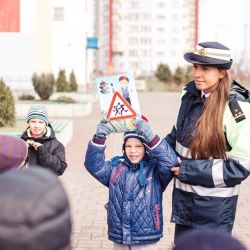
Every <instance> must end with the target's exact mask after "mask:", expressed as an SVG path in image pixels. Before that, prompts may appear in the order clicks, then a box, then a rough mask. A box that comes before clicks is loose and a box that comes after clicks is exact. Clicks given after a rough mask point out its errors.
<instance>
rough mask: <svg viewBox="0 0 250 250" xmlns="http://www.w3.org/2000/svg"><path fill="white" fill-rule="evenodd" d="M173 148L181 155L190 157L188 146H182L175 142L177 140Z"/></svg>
mask: <svg viewBox="0 0 250 250" xmlns="http://www.w3.org/2000/svg"><path fill="white" fill-rule="evenodd" d="M175 150H176V152H177V153H179V154H180V155H181V156H183V157H186V158H190V159H191V153H190V151H189V148H185V147H184V146H182V145H181V144H180V143H179V142H177V141H176V146H175Z"/></svg>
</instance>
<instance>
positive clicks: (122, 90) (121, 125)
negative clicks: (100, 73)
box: [96, 74, 140, 132]
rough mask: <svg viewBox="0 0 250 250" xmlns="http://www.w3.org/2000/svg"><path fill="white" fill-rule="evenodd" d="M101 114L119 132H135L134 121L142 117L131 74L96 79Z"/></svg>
mask: <svg viewBox="0 0 250 250" xmlns="http://www.w3.org/2000/svg"><path fill="white" fill-rule="evenodd" d="M96 85H97V91H98V96H99V102H100V107H101V112H102V115H103V117H104V118H106V119H108V120H109V122H110V123H111V124H112V125H113V126H114V127H117V132H124V131H127V130H134V129H135V126H134V123H133V121H134V120H135V118H136V116H138V115H140V106H139V101H138V97H137V92H136V87H135V82H134V78H133V76H132V75H130V74H122V75H114V76H107V77H102V78H97V79H96Z"/></svg>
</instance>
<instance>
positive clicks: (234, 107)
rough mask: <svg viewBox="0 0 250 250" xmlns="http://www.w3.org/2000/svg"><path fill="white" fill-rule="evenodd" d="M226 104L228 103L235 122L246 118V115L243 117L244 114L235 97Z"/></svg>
mask: <svg viewBox="0 0 250 250" xmlns="http://www.w3.org/2000/svg"><path fill="white" fill-rule="evenodd" d="M228 105H229V108H230V110H231V112H232V114H233V117H234V119H235V121H236V122H237V123H238V122H241V121H243V120H245V119H246V117H245V115H244V113H243V111H242V109H241V107H240V104H239V103H238V101H237V100H236V99H231V100H230V101H229V104H228Z"/></svg>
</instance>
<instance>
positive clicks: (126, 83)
mask: <svg viewBox="0 0 250 250" xmlns="http://www.w3.org/2000/svg"><path fill="white" fill-rule="evenodd" d="M119 83H120V85H121V86H122V87H126V86H128V81H127V80H126V79H123V80H120V81H119Z"/></svg>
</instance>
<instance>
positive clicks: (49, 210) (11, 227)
mask: <svg viewBox="0 0 250 250" xmlns="http://www.w3.org/2000/svg"><path fill="white" fill-rule="evenodd" d="M0 204H1V209H0V249H6V250H7V249H8V250H17V249H19V250H54V249H57V250H70V249H71V246H70V233H71V215H70V208H69V202H68V198H67V195H66V193H65V190H64V188H63V186H62V185H61V183H60V181H59V180H58V178H57V177H56V176H55V175H54V174H52V173H51V172H50V171H48V170H46V169H43V168H38V167H37V168H29V169H23V170H15V171H9V172H6V173H4V174H2V175H0Z"/></svg>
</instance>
